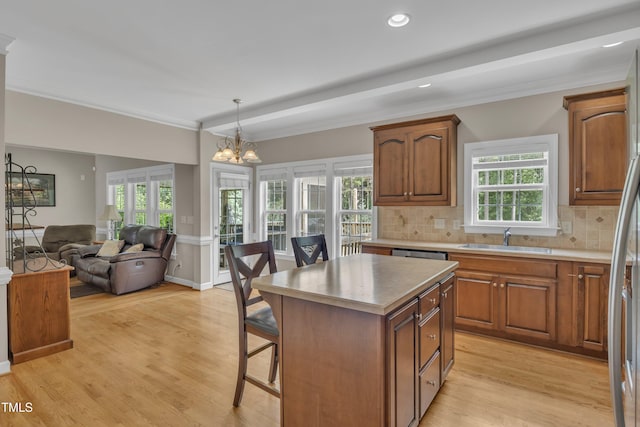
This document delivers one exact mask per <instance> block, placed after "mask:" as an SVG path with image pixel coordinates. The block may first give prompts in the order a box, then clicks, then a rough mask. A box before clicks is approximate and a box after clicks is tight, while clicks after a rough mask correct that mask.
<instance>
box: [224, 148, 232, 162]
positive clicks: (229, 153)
mask: <svg viewBox="0 0 640 427" xmlns="http://www.w3.org/2000/svg"><path fill="white" fill-rule="evenodd" d="M222 157H224V158H225V159H232V158H233V150H232V149H231V148H229V147H226V148H225V149H224V150H222Z"/></svg>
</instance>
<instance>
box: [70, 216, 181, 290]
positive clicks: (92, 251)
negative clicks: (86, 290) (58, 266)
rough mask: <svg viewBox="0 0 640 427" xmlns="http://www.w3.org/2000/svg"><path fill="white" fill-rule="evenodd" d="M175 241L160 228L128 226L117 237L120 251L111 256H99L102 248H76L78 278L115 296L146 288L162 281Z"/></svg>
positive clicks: (173, 235)
mask: <svg viewBox="0 0 640 427" xmlns="http://www.w3.org/2000/svg"><path fill="white" fill-rule="evenodd" d="M175 240H176V235H175V234H170V233H167V230H164V229H162V228H157V227H151V226H147V225H127V226H125V227H123V228H122V230H120V234H119V241H120V244H121V245H122V246H121V247H122V249H121V250H120V251H119V252H118V253H116V254H114V255H112V256H99V255H100V249H101V248H102V245H91V246H85V247H83V248H80V249H78V254H79V258H78V259H77V260H76V261H75V268H76V273H77V276H78V279H80V280H81V281H82V282H85V283H90V284H93V285H96V286H98V287H100V288H102V289H104V290H105V291H106V292H111V293H113V294H116V295H120V294H124V293H127V292H133V291H137V290H140V289H143V288H146V287H149V286H151V285H153V284H155V283H158V282H160V281H162V280H164V274H165V271H166V269H167V265H168V264H169V258H170V257H171V250H172V249H173V245H174V244H175ZM111 243H113V242H111ZM105 244H107V242H105ZM133 249H138V250H137V251H136V252H131V250H133Z"/></svg>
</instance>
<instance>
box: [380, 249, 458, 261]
mask: <svg viewBox="0 0 640 427" xmlns="http://www.w3.org/2000/svg"><path fill="white" fill-rule="evenodd" d="M391 255H392V256H402V257H405V258H423V259H448V255H447V253H446V252H439V251H421V250H417V249H392V250H391Z"/></svg>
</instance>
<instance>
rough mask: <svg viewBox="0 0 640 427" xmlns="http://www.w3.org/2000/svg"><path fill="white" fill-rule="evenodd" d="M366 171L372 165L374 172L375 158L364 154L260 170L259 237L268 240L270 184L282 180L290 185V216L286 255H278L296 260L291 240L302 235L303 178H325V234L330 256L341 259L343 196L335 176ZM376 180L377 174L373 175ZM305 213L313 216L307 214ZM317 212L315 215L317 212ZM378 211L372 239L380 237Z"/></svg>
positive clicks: (288, 199) (287, 211) (257, 213)
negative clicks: (355, 169)
mask: <svg viewBox="0 0 640 427" xmlns="http://www.w3.org/2000/svg"><path fill="white" fill-rule="evenodd" d="M345 165H350V166H351V167H362V165H368V166H369V167H370V168H371V170H373V169H372V168H373V155H372V154H363V155H354V156H345V157H339V158H328V159H318V160H308V161H296V162H287V163H278V164H270V165H261V166H258V167H257V168H256V182H257V184H258V185H257V187H258V191H257V194H256V199H257V203H256V206H258V211H257V212H256V217H257V224H258V230H257V236H258V239H259V240H266V238H267V227H266V218H267V217H266V182H267V181H270V180H274V178H280V179H283V180H285V181H286V182H287V192H286V197H287V203H286V209H285V211H284V212H283V213H285V215H286V241H287V243H286V251H274V252H275V253H276V255H278V257H280V258H284V259H291V260H293V249H292V248H291V244H290V242H291V237H295V236H297V235H298V234H297V233H298V222H299V218H300V213H301V212H302V211H301V210H299V209H298V206H299V204H300V203H299V202H300V200H299V198H300V195H299V194H298V193H299V192H298V191H297V187H298V180H299V179H300V178H301V177H304V176H306V177H309V176H325V183H326V187H325V210H324V212H325V224H324V230H325V232H324V234H325V239H326V241H327V247H328V248H329V251H330V253H329V255H330V256H331V257H332V258H334V257H337V256H339V255H340V247H339V244H340V236H339V234H340V230H339V216H338V212H339V211H340V207H341V205H340V194H339V193H338V184H337V182H336V178H340V177H341V176H338V175H336V174H334V170H336V168H337V167H346V166H345ZM372 176H373V174H372ZM270 178H271V179H270ZM304 212H309V211H308V210H305V211H304ZM314 212H315V211H314ZM376 214H377V212H376V208H375V206H373V207H372V211H371V217H372V225H371V228H372V239H374V238H375V237H376ZM336 224H338V225H336Z"/></svg>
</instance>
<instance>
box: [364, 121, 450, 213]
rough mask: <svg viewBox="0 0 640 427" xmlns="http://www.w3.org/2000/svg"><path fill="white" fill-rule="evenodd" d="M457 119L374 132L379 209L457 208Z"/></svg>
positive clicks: (386, 127)
mask: <svg viewBox="0 0 640 427" xmlns="http://www.w3.org/2000/svg"><path fill="white" fill-rule="evenodd" d="M458 123H460V119H459V118H458V117H457V116H455V115H450V116H443V117H435V118H431V119H424V120H415V121H410V122H403V123H394V124H390V125H383V126H376V127H372V128H371V130H372V131H373V133H374V143H373V182H374V184H373V190H374V196H373V204H374V205H377V206H400V205H423V206H455V205H456V150H457V126H458Z"/></svg>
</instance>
